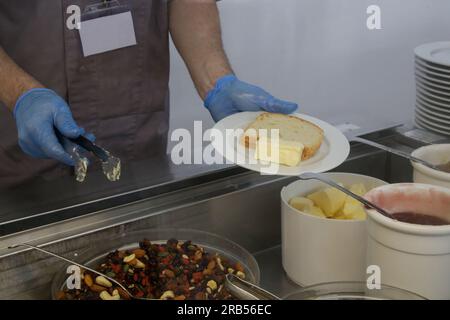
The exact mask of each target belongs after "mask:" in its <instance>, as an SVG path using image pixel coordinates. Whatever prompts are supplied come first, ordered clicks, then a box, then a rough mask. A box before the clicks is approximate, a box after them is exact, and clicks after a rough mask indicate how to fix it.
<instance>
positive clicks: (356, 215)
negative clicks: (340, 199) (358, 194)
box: [342, 202, 366, 220]
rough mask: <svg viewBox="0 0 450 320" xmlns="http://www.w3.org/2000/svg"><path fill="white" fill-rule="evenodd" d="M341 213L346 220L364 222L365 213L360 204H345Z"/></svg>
mask: <svg viewBox="0 0 450 320" xmlns="http://www.w3.org/2000/svg"><path fill="white" fill-rule="evenodd" d="M342 213H343V214H344V216H345V217H346V218H347V219H352V220H365V219H366V212H365V211H364V207H363V205H362V204H361V203H353V202H346V203H345V204H344V207H343V208H342Z"/></svg>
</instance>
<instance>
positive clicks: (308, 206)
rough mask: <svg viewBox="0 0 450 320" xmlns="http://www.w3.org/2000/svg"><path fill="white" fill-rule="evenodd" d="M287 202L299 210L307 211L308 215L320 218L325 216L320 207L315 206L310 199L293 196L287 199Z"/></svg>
mask: <svg viewBox="0 0 450 320" xmlns="http://www.w3.org/2000/svg"><path fill="white" fill-rule="evenodd" d="M289 204H290V205H291V206H293V207H294V208H295V209H297V210H299V211H301V212H304V213H308V214H310V215H313V216H317V217H321V218H326V216H325V214H324V213H323V211H322V209H320V208H319V207H317V206H315V205H314V202H313V201H312V200H310V199H307V198H303V197H294V198H292V199H291V200H290V201H289Z"/></svg>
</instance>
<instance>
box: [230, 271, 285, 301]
mask: <svg viewBox="0 0 450 320" xmlns="http://www.w3.org/2000/svg"><path fill="white" fill-rule="evenodd" d="M225 287H226V288H227V290H228V291H229V292H230V293H231V294H232V295H233V296H234V297H236V298H239V299H242V300H281V298H280V297H278V296H276V295H274V294H273V293H270V292H269V291H267V290H264V289H263V288H261V287H259V286H257V285H255V284H253V283H250V282H248V281H245V280H243V279H241V278H239V277H238V276H236V275H235V274H232V273H229V274H227V275H226V277H225Z"/></svg>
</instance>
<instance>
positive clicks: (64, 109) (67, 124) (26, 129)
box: [14, 89, 93, 166]
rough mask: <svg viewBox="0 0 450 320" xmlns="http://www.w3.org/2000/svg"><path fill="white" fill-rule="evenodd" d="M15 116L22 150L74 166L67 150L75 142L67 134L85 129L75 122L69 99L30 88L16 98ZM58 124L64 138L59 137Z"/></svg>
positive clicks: (75, 136) (72, 134)
mask: <svg viewBox="0 0 450 320" xmlns="http://www.w3.org/2000/svg"><path fill="white" fill-rule="evenodd" d="M14 118H15V119H16V124H17V130H18V134H19V146H20V147H21V148H22V150H23V152H25V153H26V154H28V155H30V156H32V157H34V158H44V159H47V158H52V159H55V160H58V161H59V162H62V163H64V164H66V165H69V166H74V165H75V162H74V160H73V159H72V157H71V156H70V154H69V152H68V149H69V148H73V145H72V144H71V143H70V142H69V141H68V140H67V139H65V138H64V137H67V138H77V137H79V136H80V135H84V134H85V131H84V129H83V128H80V127H79V126H78V125H77V124H76V123H75V120H74V119H73V117H72V113H71V112H70V109H69V106H68V105H67V103H66V101H64V99H62V98H61V97H60V96H58V95H57V94H56V93H55V92H54V91H52V90H49V89H31V90H29V91H27V92H26V93H25V94H23V95H22V96H21V97H20V98H19V99H18V100H17V103H16V106H15V107H14ZM55 127H56V128H57V129H58V130H59V132H60V133H61V134H62V136H63V137H62V140H64V141H61V137H59V138H58V137H57V135H56V133H55V130H54V128H55ZM90 138H93V137H92V136H90ZM65 148H66V149H65Z"/></svg>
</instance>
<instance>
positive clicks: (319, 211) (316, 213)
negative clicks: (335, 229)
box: [305, 206, 327, 218]
mask: <svg viewBox="0 0 450 320" xmlns="http://www.w3.org/2000/svg"><path fill="white" fill-rule="evenodd" d="M305 212H306V213H309V214H310V215H313V216H316V217H320V218H326V217H327V216H326V215H325V213H323V211H322V209H320V208H319V207H316V206H312V207H310V208H308V210H307V211H305Z"/></svg>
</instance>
